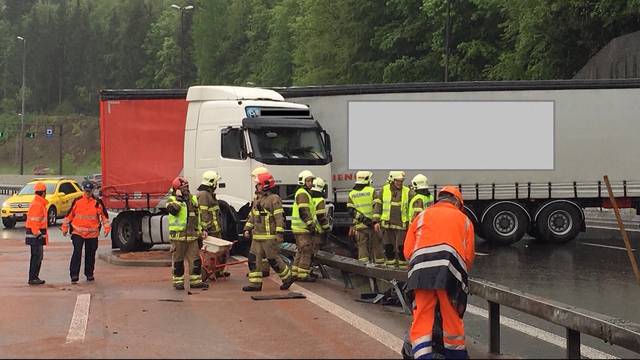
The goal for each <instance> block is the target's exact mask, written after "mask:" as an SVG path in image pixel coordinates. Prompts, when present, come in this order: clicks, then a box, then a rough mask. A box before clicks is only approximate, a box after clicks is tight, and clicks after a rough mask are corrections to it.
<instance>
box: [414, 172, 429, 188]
mask: <svg viewBox="0 0 640 360" xmlns="http://www.w3.org/2000/svg"><path fill="white" fill-rule="evenodd" d="M411 185H413V188H414V189H415V190H421V189H428V188H429V179H427V177H426V176H424V175H422V174H418V175H416V176H414V177H413V180H411Z"/></svg>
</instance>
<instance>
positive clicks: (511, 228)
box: [482, 203, 529, 246]
mask: <svg viewBox="0 0 640 360" xmlns="http://www.w3.org/2000/svg"><path fill="white" fill-rule="evenodd" d="M528 226H529V218H528V217H527V214H526V213H525V212H524V210H522V209H521V208H520V207H519V206H517V205H515V204H511V203H498V204H496V205H495V206H494V207H492V208H491V209H489V211H487V213H486V214H485V215H484V219H483V220H482V233H483V234H484V235H485V236H486V240H488V241H489V242H490V243H492V244H496V245H504V246H506V245H511V244H514V243H516V242H518V241H520V239H522V237H523V236H524V234H525V232H526V231H527V227H528Z"/></svg>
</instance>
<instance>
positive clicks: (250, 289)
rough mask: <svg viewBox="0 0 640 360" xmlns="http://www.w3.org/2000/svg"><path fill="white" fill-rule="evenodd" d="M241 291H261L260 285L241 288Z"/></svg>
mask: <svg viewBox="0 0 640 360" xmlns="http://www.w3.org/2000/svg"><path fill="white" fill-rule="evenodd" d="M242 291H262V285H260V286H251V285H247V286H243V287H242Z"/></svg>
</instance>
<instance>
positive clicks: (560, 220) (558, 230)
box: [547, 210, 573, 236]
mask: <svg viewBox="0 0 640 360" xmlns="http://www.w3.org/2000/svg"><path fill="white" fill-rule="evenodd" d="M547 228H548V229H549V231H551V233H552V234H554V235H556V236H562V235H566V234H568V233H569V232H570V231H571V229H573V219H571V215H570V214H569V213H568V212H567V211H565V210H556V211H554V212H552V213H551V215H549V218H548V219H547Z"/></svg>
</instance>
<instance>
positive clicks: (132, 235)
mask: <svg viewBox="0 0 640 360" xmlns="http://www.w3.org/2000/svg"><path fill="white" fill-rule="evenodd" d="M116 225H117V226H116V227H115V229H113V231H112V237H111V239H112V240H113V242H114V243H115V244H116V246H117V247H119V248H120V250H122V251H136V250H137V249H138V241H139V239H138V233H139V227H140V223H139V219H138V217H137V216H135V214H132V213H126V212H125V213H121V214H119V215H118V216H117V217H116ZM114 237H115V238H114Z"/></svg>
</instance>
